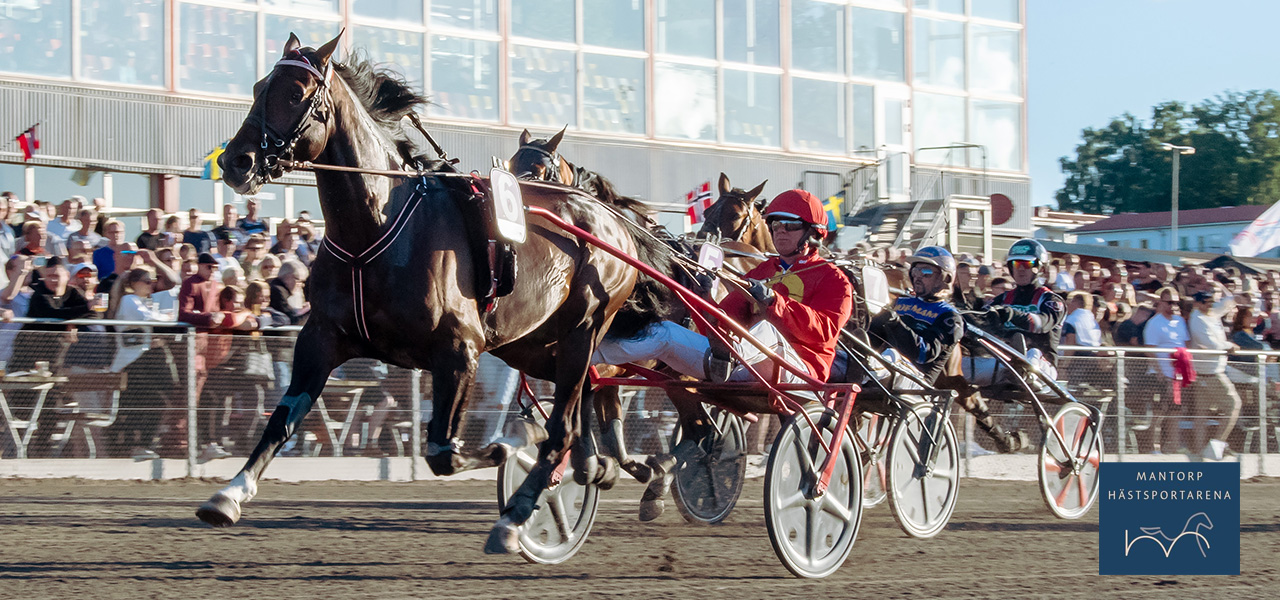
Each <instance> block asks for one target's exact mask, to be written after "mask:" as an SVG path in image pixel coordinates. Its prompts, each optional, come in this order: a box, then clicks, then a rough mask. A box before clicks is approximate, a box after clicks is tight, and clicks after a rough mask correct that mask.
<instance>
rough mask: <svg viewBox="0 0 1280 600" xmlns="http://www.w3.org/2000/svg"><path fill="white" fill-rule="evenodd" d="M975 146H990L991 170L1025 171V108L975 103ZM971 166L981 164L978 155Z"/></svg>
mask: <svg viewBox="0 0 1280 600" xmlns="http://www.w3.org/2000/svg"><path fill="white" fill-rule="evenodd" d="M972 103H973V143H975V144H982V145H983V146H986V147H987V167H989V168H992V169H1001V170H1007V171H1021V170H1022V105H1021V104H1017V103H1015V102H996V101H993V100H973V101H972ZM971 163H972V164H973V165H975V166H978V165H980V163H981V161H980V155H978V154H977V153H976V152H975V154H974V156H973V160H972V161H971Z"/></svg>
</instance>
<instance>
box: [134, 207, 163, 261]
mask: <svg viewBox="0 0 1280 600" xmlns="http://www.w3.org/2000/svg"><path fill="white" fill-rule="evenodd" d="M160 215H161V212H160V209H158V208H153V209H151V210H148V211H147V229H146V231H143V232H142V233H140V234H138V247H139V248H146V249H147V250H152V251H154V250H155V249H156V248H159V247H160V245H161V243H163V241H164V239H163V238H164V232H163V231H161V230H160Z"/></svg>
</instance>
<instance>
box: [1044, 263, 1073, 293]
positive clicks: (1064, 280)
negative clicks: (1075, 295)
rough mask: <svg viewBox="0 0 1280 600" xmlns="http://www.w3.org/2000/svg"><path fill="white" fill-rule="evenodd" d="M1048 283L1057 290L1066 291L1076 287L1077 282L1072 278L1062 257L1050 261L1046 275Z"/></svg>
mask: <svg viewBox="0 0 1280 600" xmlns="http://www.w3.org/2000/svg"><path fill="white" fill-rule="evenodd" d="M1045 281H1046V282H1049V283H1048V284H1047V285H1048V286H1049V287H1050V288H1053V291H1055V292H1061V293H1064V294H1065V293H1066V292H1070V291H1073V290H1075V289H1076V284H1075V282H1074V281H1073V280H1072V279H1071V273H1070V272H1069V271H1068V270H1067V268H1066V267H1065V266H1064V265H1063V263H1062V259H1054V260H1053V261H1052V262H1051V263H1049V271H1048V273H1047V274H1046V276H1045Z"/></svg>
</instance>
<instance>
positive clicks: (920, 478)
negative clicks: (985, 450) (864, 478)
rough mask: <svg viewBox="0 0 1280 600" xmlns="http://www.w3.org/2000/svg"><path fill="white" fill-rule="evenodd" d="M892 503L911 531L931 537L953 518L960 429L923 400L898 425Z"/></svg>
mask: <svg viewBox="0 0 1280 600" xmlns="http://www.w3.org/2000/svg"><path fill="white" fill-rule="evenodd" d="M887 462H888V466H889V477H888V479H887V483H888V486H889V489H888V492H889V507H890V508H891V509H892V510H893V518H894V520H896V521H897V522H898V526H900V527H902V530H903V531H905V532H906V533H907V535H909V536H911V537H914V538H920V539H924V538H931V537H933V536H935V535H938V532H940V531H942V529H943V528H944V527H946V526H947V522H948V521H950V520H951V513H952V511H954V510H955V508H956V497H957V491H958V484H959V483H960V450H959V448H958V446H957V444H956V430H955V428H954V427H952V426H951V420H950V419H948V418H947V415H946V413H945V412H939V411H937V410H935V409H934V408H933V407H931V406H929V405H927V404H918V405H916V406H914V407H912V409H911V413H910V414H908V415H907V417H906V418H905V419H901V420H899V421H898V422H897V425H896V426H895V427H894V431H893V437H892V438H891V439H890V441H889V452H888V461H887Z"/></svg>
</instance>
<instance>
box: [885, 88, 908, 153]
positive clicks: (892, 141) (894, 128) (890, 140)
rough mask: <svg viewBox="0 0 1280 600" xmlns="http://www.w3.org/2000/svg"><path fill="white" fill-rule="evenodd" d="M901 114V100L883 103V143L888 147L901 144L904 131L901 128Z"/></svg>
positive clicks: (902, 109) (895, 99)
mask: <svg viewBox="0 0 1280 600" xmlns="http://www.w3.org/2000/svg"><path fill="white" fill-rule="evenodd" d="M903 112H905V110H904V107H903V106H902V100H900V99H897V98H892V99H889V100H885V101H884V143H886V144H888V145H890V146H901V145H902V144H903V141H902V133H903V132H904V131H905V130H906V127H903V126H902V113H903Z"/></svg>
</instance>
